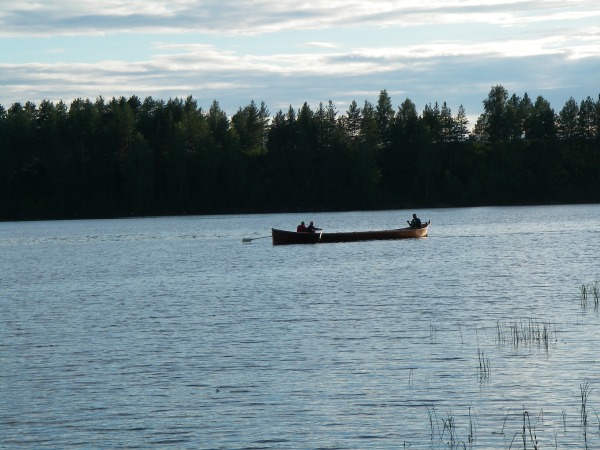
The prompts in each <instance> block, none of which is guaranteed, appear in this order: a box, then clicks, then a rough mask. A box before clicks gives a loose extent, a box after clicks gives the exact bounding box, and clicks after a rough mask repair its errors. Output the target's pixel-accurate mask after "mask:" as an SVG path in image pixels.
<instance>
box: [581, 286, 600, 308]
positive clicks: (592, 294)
mask: <svg viewBox="0 0 600 450" xmlns="http://www.w3.org/2000/svg"><path fill="white" fill-rule="evenodd" d="M579 292H580V304H581V307H582V308H583V309H586V308H587V307H588V305H589V304H590V303H592V304H593V305H594V309H598V308H599V307H600V283H599V282H598V281H594V282H593V283H588V284H582V285H581V286H580V288H579Z"/></svg>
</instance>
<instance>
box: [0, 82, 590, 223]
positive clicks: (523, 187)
mask: <svg viewBox="0 0 600 450" xmlns="http://www.w3.org/2000/svg"><path fill="white" fill-rule="evenodd" d="M483 111H484V112H483V113H482V114H481V115H480V116H479V118H478V120H477V122H476V123H475V124H474V126H473V127H472V130H470V129H469V123H468V120H467V116H466V112H465V110H464V108H463V107H462V106H460V107H459V108H458V111H457V113H456V114H453V113H452V111H451V110H450V108H449V107H448V106H447V105H446V103H445V102H444V103H442V104H441V105H440V104H438V103H435V104H428V105H426V106H425V108H424V110H423V111H422V112H421V113H419V112H418V111H417V108H416V106H415V104H414V103H413V102H412V101H411V100H410V99H406V100H404V101H403V102H402V104H401V105H400V106H399V107H397V108H394V106H393V104H392V100H391V98H390V96H389V94H388V93H387V91H386V90H382V91H381V92H380V94H379V97H378V99H377V102H376V103H375V104H372V103H371V102H369V101H364V103H363V104H362V105H359V104H358V103H356V101H353V102H352V103H351V104H350V106H349V107H348V110H347V111H345V112H344V113H340V112H339V111H338V110H337V109H336V107H335V105H334V104H333V102H331V101H329V102H328V103H326V104H323V103H321V104H319V105H318V107H317V108H316V109H311V107H310V106H309V105H308V104H307V103H304V104H303V105H302V106H301V107H300V108H299V109H297V110H296V109H294V108H292V107H291V106H290V107H289V109H288V110H287V111H282V110H280V111H278V112H277V113H276V114H275V115H273V116H271V114H270V112H269V110H268V109H267V106H266V105H265V104H264V103H261V104H260V105H259V104H257V103H255V102H254V101H252V102H250V104H249V105H247V106H245V107H240V108H239V110H238V111H237V112H235V114H233V115H232V116H228V115H227V114H226V112H225V111H223V110H222V109H221V108H220V106H219V103H218V102H217V101H214V102H213V103H212V105H210V107H209V108H208V109H207V110H204V109H203V108H202V107H199V106H198V103H197V101H196V100H195V99H194V98H192V97H191V96H190V97H187V98H186V99H180V98H175V99H169V100H168V101H164V100H155V99H153V98H152V97H148V98H146V99H145V100H143V101H142V100H141V99H140V98H138V97H137V96H132V97H130V98H125V97H120V98H112V99H111V100H108V101H107V100H105V99H104V98H102V97H99V98H97V99H95V101H91V100H89V99H86V100H84V99H76V100H74V101H72V102H71V103H70V105H67V104H65V103H64V102H62V101H61V102H58V103H53V102H51V101H46V100H45V101H42V102H41V103H40V104H39V105H35V104H34V103H32V102H27V103H25V104H21V103H14V104H13V105H12V106H11V107H10V108H9V109H8V110H6V109H5V108H4V107H2V106H0V219H2V220H21V219H46V218H85V217H117V216H142V215H166V214H172V215H178V214H215V213H219V214H226V213H240V212H245V213H254V212H289V211H338V210H351V209H392V208H407V207H436V206H475V205H524V204H541V203H582V202H589V203H596V202H599V201H600V177H599V176H598V175H599V174H600V97H599V98H598V100H593V99H592V98H591V97H587V98H586V99H584V100H582V101H580V102H577V101H575V100H574V99H573V98H571V99H569V100H568V101H567V102H566V103H565V105H564V106H563V108H562V109H561V110H560V112H558V113H555V111H554V110H553V108H552V107H551V105H550V103H549V102H548V101H546V100H545V99H544V98H543V97H541V96H539V97H537V98H536V99H535V101H534V100H532V99H531V98H529V96H528V95H527V94H526V93H525V94H524V95H523V96H522V97H520V96H518V95H516V94H512V95H510V94H509V92H508V91H507V90H506V89H505V88H504V87H503V86H500V85H499V86H494V87H492V88H491V90H490V92H489V95H488V97H487V98H486V99H484V100H483Z"/></svg>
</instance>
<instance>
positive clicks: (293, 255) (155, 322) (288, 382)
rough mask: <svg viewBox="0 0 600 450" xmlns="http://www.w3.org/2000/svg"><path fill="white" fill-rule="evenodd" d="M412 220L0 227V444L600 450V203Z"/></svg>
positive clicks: (397, 214) (289, 217)
mask: <svg viewBox="0 0 600 450" xmlns="http://www.w3.org/2000/svg"><path fill="white" fill-rule="evenodd" d="M414 212H417V213H418V215H419V216H420V217H421V218H422V219H424V220H431V221H432V225H431V230H430V236H429V237H428V238H426V239H420V240H404V241H393V242H360V243H340V244H323V245H307V246H281V247H273V246H272V245H271V242H270V239H268V238H262V237H263V236H269V234H270V229H271V227H275V228H284V229H293V228H294V227H295V226H296V225H297V223H299V221H300V220H305V221H310V220H314V221H315V223H316V224H317V226H320V227H322V228H324V229H325V230H327V231H351V230H370V229H385V228H391V227H398V226H402V224H403V223H405V221H406V220H407V219H409V218H410V217H411V216H412V213H413V211H383V212H348V213H327V214H323V213H319V214H280V215H247V216H201V217H183V218H181V217H167V218H142V219H119V220H89V221H52V222H21V223H0V255H1V256H0V358H1V362H2V371H1V372H0V392H1V396H2V402H0V446H3V447H6V448H15V447H16V448H36V449H38V448H103V447H104V448H105V447H124V448H147V447H150V446H154V447H160V448H165V447H167V448H169V447H170V448H203V449H213V448H214V449H221V448H222V449H242V448H262V449H264V448H266V449H278V448H307V449H309V448H310V449H312V448H352V449H359V448H366V447H370V448H389V449H396V448H402V447H403V446H405V447H407V448H432V447H433V448H448V447H449V446H451V445H453V443H460V446H461V448H462V443H464V444H465V445H466V447H467V448H471V447H472V448H486V449H493V448H498V449H504V448H510V446H511V442H513V440H514V439H516V442H519V443H520V447H519V446H518V445H517V444H515V443H513V444H512V448H523V440H522V436H521V434H519V433H522V429H523V425H524V420H526V429H527V430H528V432H529V431H533V432H534V434H535V436H536V437H537V439H538V441H539V442H538V445H539V447H540V448H549V447H551V448H555V447H558V448H584V446H585V440H586V439H587V443H588V445H589V447H590V448H594V446H598V445H600V439H599V437H598V425H599V423H598V418H597V416H596V415H594V414H593V413H590V415H589V429H588V430H587V431H588V434H587V436H584V435H583V429H582V426H581V425H582V424H581V393H582V386H583V387H585V386H586V383H589V384H587V386H589V389H590V390H591V392H590V393H589V397H588V400H587V401H588V402H589V403H588V405H587V407H588V408H589V411H592V410H596V411H597V410H600V398H599V397H598V391H597V390H594V388H597V387H598V386H599V385H600V380H599V374H600V372H599V370H598V369H599V367H598V364H597V362H596V358H597V355H598V350H597V349H598V348H599V344H600V336H599V334H598V330H599V329H600V328H599V324H600V318H599V314H598V309H597V308H595V307H594V302H593V300H591V301H590V302H588V305H587V307H584V306H582V302H581V292H580V288H581V286H582V285H584V284H586V285H587V284H591V283H593V282H595V281H596V280H600V274H599V265H598V258H597V254H598V250H597V249H598V248H600V206H597V205H584V206H552V207H533V208H460V209H439V210H423V211H414ZM247 237H253V238H261V239H256V240H254V241H253V242H252V243H250V244H247V243H246V244H244V243H242V239H243V238H247ZM590 298H591V297H590ZM515 335H516V336H518V337H519V338H521V339H520V340H517V341H516V342H515V340H514V339H513V337H514V336H515ZM540 336H542V337H541V338H540ZM515 445H516V446H515ZM530 447H532V446H531V445H530Z"/></svg>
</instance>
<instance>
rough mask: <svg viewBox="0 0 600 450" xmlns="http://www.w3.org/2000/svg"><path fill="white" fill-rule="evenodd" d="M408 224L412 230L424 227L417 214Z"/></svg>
mask: <svg viewBox="0 0 600 450" xmlns="http://www.w3.org/2000/svg"><path fill="white" fill-rule="evenodd" d="M406 222H407V223H408V225H409V226H410V227H411V228H421V226H422V225H421V219H419V218H418V217H417V215H416V214H413V218H412V220H411V221H410V222H409V221H408V220H407V221H406Z"/></svg>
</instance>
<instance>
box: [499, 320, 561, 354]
mask: <svg viewBox="0 0 600 450" xmlns="http://www.w3.org/2000/svg"><path fill="white" fill-rule="evenodd" d="M554 341H556V324H555V323H552V322H548V321H543V320H538V319H531V318H530V319H527V320H515V321H510V322H505V321H500V320H499V321H498V322H497V323H496V343H497V344H498V345H512V346H513V347H515V348H519V347H538V348H544V349H546V350H548V348H549V346H550V343H551V342H554Z"/></svg>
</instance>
